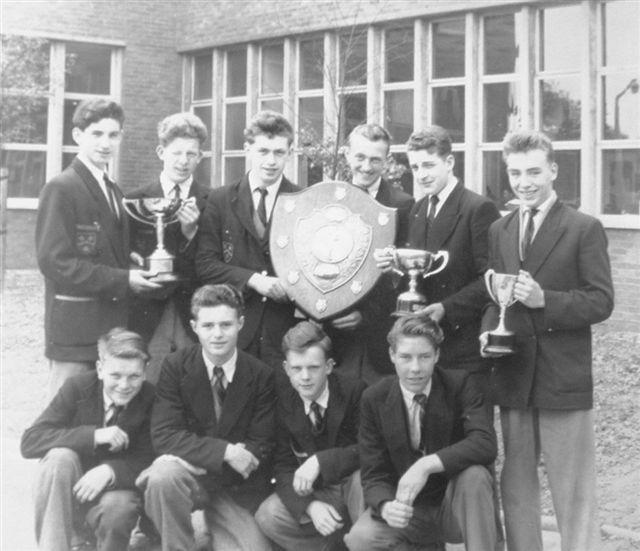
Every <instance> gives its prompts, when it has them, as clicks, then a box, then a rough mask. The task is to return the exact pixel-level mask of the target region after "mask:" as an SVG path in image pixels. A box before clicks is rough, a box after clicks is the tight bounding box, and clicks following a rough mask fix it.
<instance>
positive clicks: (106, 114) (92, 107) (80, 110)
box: [72, 98, 124, 130]
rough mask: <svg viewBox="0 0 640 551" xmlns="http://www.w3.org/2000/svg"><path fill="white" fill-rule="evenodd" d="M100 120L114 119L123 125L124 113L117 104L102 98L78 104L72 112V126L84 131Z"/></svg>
mask: <svg viewBox="0 0 640 551" xmlns="http://www.w3.org/2000/svg"><path fill="white" fill-rule="evenodd" d="M102 119H115V120H117V121H118V122H119V123H120V128H122V126H123V125H124V111H123V110H122V107H121V106H120V104H119V103H116V102H115V101H111V100H108V99H104V98H98V99H88V100H85V101H82V102H80V104H79V105H78V107H76V110H75V111H74V112H73V119H72V122H73V126H74V127H75V128H79V129H80V130H84V129H85V128H86V127H87V126H89V125H90V124H93V123H94V122H98V121H101V120H102Z"/></svg>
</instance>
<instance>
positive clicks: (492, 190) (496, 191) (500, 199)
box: [482, 151, 517, 210]
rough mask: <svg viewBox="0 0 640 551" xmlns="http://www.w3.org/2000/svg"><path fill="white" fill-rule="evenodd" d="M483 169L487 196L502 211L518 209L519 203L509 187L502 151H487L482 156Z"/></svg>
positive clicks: (483, 180)
mask: <svg viewBox="0 0 640 551" xmlns="http://www.w3.org/2000/svg"><path fill="white" fill-rule="evenodd" d="M482 168H483V170H482V183H483V185H484V190H485V195H486V196H487V197H488V198H489V199H491V200H492V201H493V202H494V203H495V204H496V206H497V207H498V208H499V209H500V210H512V209H514V208H516V207H517V202H516V201H515V196H514V195H513V192H512V191H511V186H510V185H509V178H508V176H507V171H506V169H505V166H504V162H503V161H502V151H485V152H484V153H483V154H482Z"/></svg>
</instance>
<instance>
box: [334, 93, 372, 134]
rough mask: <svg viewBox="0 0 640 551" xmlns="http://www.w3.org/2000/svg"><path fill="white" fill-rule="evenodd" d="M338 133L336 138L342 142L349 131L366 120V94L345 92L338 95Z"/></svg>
mask: <svg viewBox="0 0 640 551" xmlns="http://www.w3.org/2000/svg"><path fill="white" fill-rule="evenodd" d="M339 110H340V111H339V112H340V133H339V136H338V140H339V141H340V142H344V140H345V138H346V137H347V136H348V135H349V134H350V133H351V131H352V130H353V129H354V128H355V127H356V126H358V125H359V124H363V123H365V122H367V95H366V94H346V95H342V96H340V107H339Z"/></svg>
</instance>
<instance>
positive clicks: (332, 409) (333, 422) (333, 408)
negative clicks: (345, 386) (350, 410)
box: [327, 376, 346, 446]
mask: <svg viewBox="0 0 640 551" xmlns="http://www.w3.org/2000/svg"><path fill="white" fill-rule="evenodd" d="M345 412H346V402H345V398H344V396H343V394H342V391H341V389H340V387H339V385H338V384H337V383H336V381H335V379H334V378H333V377H331V376H329V403H328V404H327V436H328V438H329V445H330V446H333V445H334V444H335V443H336V440H337V438H338V430H339V429H340V425H341V424H342V420H343V419H344V415H345Z"/></svg>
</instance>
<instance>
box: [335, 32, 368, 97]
mask: <svg viewBox="0 0 640 551" xmlns="http://www.w3.org/2000/svg"><path fill="white" fill-rule="evenodd" d="M340 79H341V83H340V86H358V85H361V84H366V83H367V33H366V31H364V30H358V31H354V32H352V33H350V34H346V35H342V36H340Z"/></svg>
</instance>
